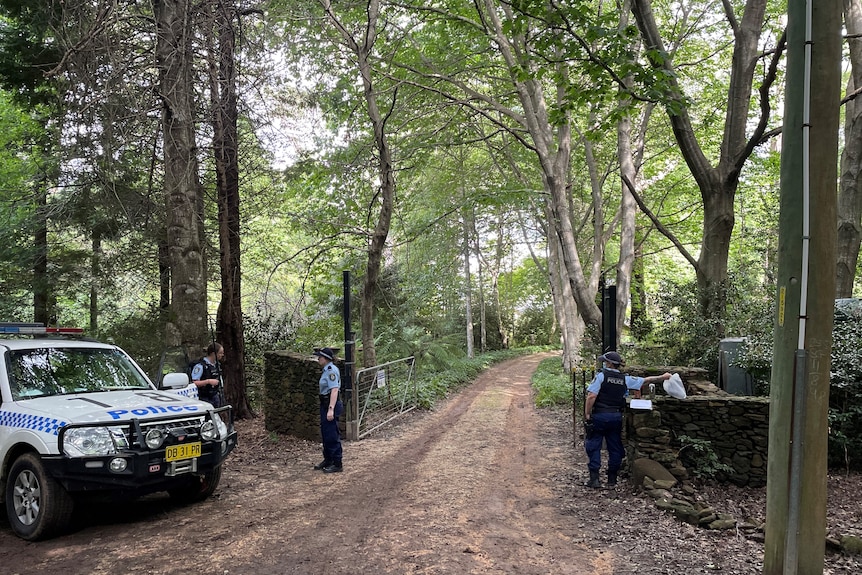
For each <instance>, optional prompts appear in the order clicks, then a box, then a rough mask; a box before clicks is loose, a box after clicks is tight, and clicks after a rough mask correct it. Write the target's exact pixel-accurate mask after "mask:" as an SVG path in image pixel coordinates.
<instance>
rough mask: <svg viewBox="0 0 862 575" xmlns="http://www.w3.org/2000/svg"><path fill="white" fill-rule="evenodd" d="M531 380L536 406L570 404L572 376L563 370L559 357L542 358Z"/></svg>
mask: <svg viewBox="0 0 862 575" xmlns="http://www.w3.org/2000/svg"><path fill="white" fill-rule="evenodd" d="M531 381H532V385H533V389H534V390H535V393H536V396H535V402H536V405H537V406H538V407H552V406H555V405H571V404H572V378H571V376H569V375H568V374H567V373H566V372H565V371H564V370H563V366H562V363H561V361H560V358H559V357H549V358H548V359H544V360H542V361H541V362H540V363H539V366H538V367H537V368H536V371H535V373H533V378H532V380H531Z"/></svg>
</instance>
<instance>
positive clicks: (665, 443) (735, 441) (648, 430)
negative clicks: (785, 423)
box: [626, 395, 769, 487]
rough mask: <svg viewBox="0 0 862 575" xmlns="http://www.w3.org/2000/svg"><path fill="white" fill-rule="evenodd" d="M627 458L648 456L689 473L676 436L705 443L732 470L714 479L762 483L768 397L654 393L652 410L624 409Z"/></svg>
mask: <svg viewBox="0 0 862 575" xmlns="http://www.w3.org/2000/svg"><path fill="white" fill-rule="evenodd" d="M626 432H627V439H628V441H627V446H628V450H629V453H628V455H629V461H634V460H636V459H639V458H644V457H645V458H649V459H652V460H654V461H657V462H659V463H661V464H662V465H664V466H665V467H666V468H667V469H668V470H669V471H670V472H671V473H672V474H673V475H674V476H676V477H677V478H678V479H686V478H687V477H688V475H689V473H690V470H687V469H686V468H685V466H684V465H683V462H682V461H683V459H685V457H684V454H682V453H681V449H693V448H692V447H683V444H682V443H681V442H680V438H681V437H683V436H686V437H689V438H691V439H694V440H700V441H705V442H709V443H708V447H709V448H711V450H712V451H713V452H714V453H715V455H716V456H717V458H718V462H719V463H721V464H724V465H726V466H728V467H729V468H731V469H732V471H730V470H728V471H719V472H718V473H717V474H716V477H715V478H716V479H718V480H719V481H730V482H732V483H734V484H736V485H739V486H751V487H761V486H763V485H766V461H767V455H766V451H767V446H768V444H769V399H768V398H766V397H741V396H733V395H693V396H689V397H687V398H686V399H674V398H672V397H669V396H666V395H656V396H655V398H654V400H653V410H652V411H639V410H630V412H629V415H628V418H627V429H626Z"/></svg>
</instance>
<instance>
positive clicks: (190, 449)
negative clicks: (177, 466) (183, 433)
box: [165, 441, 201, 461]
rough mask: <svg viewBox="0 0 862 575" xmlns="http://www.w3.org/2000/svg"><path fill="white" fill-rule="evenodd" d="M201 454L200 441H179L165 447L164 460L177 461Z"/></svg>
mask: <svg viewBox="0 0 862 575" xmlns="http://www.w3.org/2000/svg"><path fill="white" fill-rule="evenodd" d="M200 456H201V442H200V441H196V442H194V443H181V444H179V445H171V446H168V447H167V448H165V461H179V460H180V459H194V458H195V457H200Z"/></svg>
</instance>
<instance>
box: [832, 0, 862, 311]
mask: <svg viewBox="0 0 862 575" xmlns="http://www.w3.org/2000/svg"><path fill="white" fill-rule="evenodd" d="M844 27H845V28H846V29H847V44H848V46H849V48H850V78H849V79H848V80H847V96H846V97H845V99H844V100H845V102H846V103H845V106H844V150H843V151H842V152H841V174H840V180H839V187H838V241H837V245H836V248H837V252H838V253H837V255H838V266H837V277H836V282H835V297H839V298H841V297H851V296H852V295H853V284H854V282H855V280H856V265H857V263H858V261H859V246H860V245H862V103H860V102H859V95H860V94H862V5H860V3H859V2H858V1H854V0H844Z"/></svg>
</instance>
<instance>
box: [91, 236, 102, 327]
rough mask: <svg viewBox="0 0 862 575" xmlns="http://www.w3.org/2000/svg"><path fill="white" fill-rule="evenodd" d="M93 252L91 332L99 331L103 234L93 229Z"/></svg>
mask: <svg viewBox="0 0 862 575" xmlns="http://www.w3.org/2000/svg"><path fill="white" fill-rule="evenodd" d="M92 234H93V240H92V243H93V253H92V254H90V333H91V334H96V333H98V331H99V276H100V275H101V258H102V236H101V234H100V233H99V230H93V231H92Z"/></svg>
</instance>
